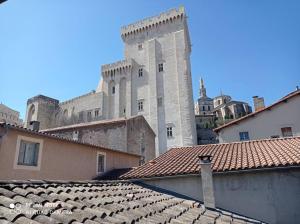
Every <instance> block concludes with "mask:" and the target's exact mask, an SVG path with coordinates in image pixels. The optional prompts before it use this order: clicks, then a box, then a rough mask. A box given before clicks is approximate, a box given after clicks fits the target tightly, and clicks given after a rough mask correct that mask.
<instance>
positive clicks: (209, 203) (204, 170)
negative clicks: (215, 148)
mask: <svg viewBox="0 0 300 224" xmlns="http://www.w3.org/2000/svg"><path fill="white" fill-rule="evenodd" d="M199 160H200V172H201V182H202V191H203V201H204V206H205V207H208V208H215V195H214V185H213V178H212V170H211V160H212V156H211V155H203V156H199Z"/></svg>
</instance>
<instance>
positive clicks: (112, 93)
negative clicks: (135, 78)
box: [108, 80, 116, 118]
mask: <svg viewBox="0 0 300 224" xmlns="http://www.w3.org/2000/svg"><path fill="white" fill-rule="evenodd" d="M115 95H116V83H115V81H114V80H111V81H110V82H109V84H108V99H109V100H108V105H109V110H108V113H109V114H108V116H109V118H113V117H114V113H115Z"/></svg>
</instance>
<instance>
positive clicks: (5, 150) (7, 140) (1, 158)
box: [0, 128, 140, 180]
mask: <svg viewBox="0 0 300 224" xmlns="http://www.w3.org/2000/svg"><path fill="white" fill-rule="evenodd" d="M0 136H2V137H1V138H0V180H7V179H16V180H23V179H24V180H25V179H40V180H41V179H42V180H44V179H52V180H89V179H92V178H94V177H95V176H96V175H97V154H98V153H101V154H105V156H106V157H105V158H106V159H105V160H106V166H105V171H109V170H112V169H118V168H130V167H134V166H138V165H139V161H140V156H137V155H132V154H128V153H124V152H117V151H114V150H109V149H104V148H100V147H93V146H88V145H84V144H78V143H74V142H70V141H65V140H59V139H55V138H49V137H45V136H39V135H37V134H33V133H29V132H24V131H19V130H15V129H7V130H5V129H4V128H0ZM20 137H21V138H24V137H25V138H32V139H33V140H37V141H39V142H40V143H41V144H40V151H39V156H40V161H39V162H40V164H39V165H38V166H39V167H38V168H32V167H25V168H23V167H21V168H20V167H18V166H17V165H16V158H17V152H18V147H17V144H18V138H20Z"/></svg>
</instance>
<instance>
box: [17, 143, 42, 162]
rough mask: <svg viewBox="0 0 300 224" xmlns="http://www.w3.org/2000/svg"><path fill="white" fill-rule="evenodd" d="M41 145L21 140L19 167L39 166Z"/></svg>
mask: <svg viewBox="0 0 300 224" xmlns="http://www.w3.org/2000/svg"><path fill="white" fill-rule="evenodd" d="M39 148H40V143H35V142H29V141H24V140H21V142H20V149H19V155H18V165H25V166H37V163H38V157H39Z"/></svg>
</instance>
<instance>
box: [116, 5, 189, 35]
mask: <svg viewBox="0 0 300 224" xmlns="http://www.w3.org/2000/svg"><path fill="white" fill-rule="evenodd" d="M184 16H185V10H184V7H179V8H178V9H171V10H169V11H167V12H163V13H161V14H159V15H158V16H153V17H149V18H146V19H143V20H140V21H138V22H136V23H133V24H129V25H127V26H123V27H122V28H121V36H122V38H123V39H124V38H125V37H127V36H128V35H131V34H136V33H139V32H143V31H147V30H149V29H152V28H154V27H157V26H158V25H161V24H165V23H169V22H171V23H172V22H173V21H174V20H177V19H182V18H183V17H184Z"/></svg>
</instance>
